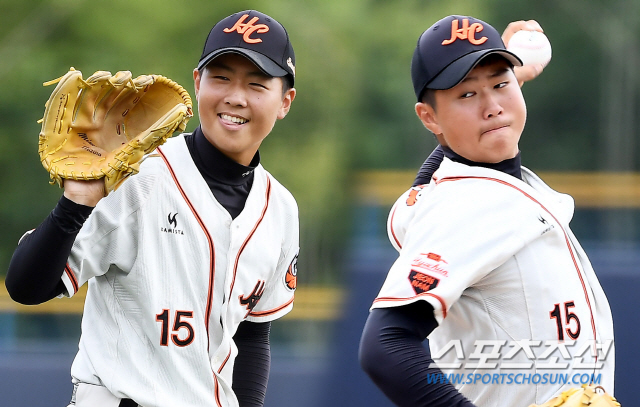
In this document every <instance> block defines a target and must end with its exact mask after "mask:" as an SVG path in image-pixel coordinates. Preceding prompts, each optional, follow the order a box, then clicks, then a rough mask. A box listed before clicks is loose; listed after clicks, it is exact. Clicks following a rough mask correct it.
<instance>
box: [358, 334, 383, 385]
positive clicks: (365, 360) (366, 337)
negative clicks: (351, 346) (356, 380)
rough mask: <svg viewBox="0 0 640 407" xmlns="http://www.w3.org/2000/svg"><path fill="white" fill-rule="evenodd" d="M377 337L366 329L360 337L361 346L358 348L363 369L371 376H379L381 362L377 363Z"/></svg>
mask: <svg viewBox="0 0 640 407" xmlns="http://www.w3.org/2000/svg"><path fill="white" fill-rule="evenodd" d="M375 343H376V338H375V336H374V337H372V333H371V332H370V331H367V330H365V331H364V332H363V333H362V337H361V338H360V347H359V349H358V361H359V362H360V367H361V368H362V370H363V371H364V372H365V373H366V374H367V375H369V377H376V376H378V372H377V368H378V367H379V366H380V363H376V359H377V357H376V354H377V352H376V346H375Z"/></svg>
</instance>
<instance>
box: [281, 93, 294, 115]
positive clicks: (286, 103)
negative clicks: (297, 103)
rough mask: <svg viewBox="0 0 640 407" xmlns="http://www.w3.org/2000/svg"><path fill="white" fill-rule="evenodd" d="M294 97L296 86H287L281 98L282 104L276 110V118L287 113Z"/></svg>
mask: <svg viewBox="0 0 640 407" xmlns="http://www.w3.org/2000/svg"><path fill="white" fill-rule="evenodd" d="M295 98H296V88H289V89H288V90H287V91H286V92H284V97H283V98H282V105H281V106H280V110H278V119H284V118H285V116H286V115H287V113H289V109H291V103H292V102H293V99H295Z"/></svg>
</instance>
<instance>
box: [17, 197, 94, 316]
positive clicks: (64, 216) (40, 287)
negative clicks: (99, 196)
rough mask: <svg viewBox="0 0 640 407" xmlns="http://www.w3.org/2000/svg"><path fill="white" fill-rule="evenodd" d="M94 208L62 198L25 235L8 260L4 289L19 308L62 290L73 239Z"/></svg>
mask: <svg viewBox="0 0 640 407" xmlns="http://www.w3.org/2000/svg"><path fill="white" fill-rule="evenodd" d="M92 210H93V208H91V207H89V206H85V205H80V204H76V203H75V202H73V201H71V200H69V199H67V198H66V197H65V196H64V195H63V196H62V197H61V198H60V200H59V201H58V204H57V205H56V207H55V208H54V209H53V211H51V213H50V214H49V216H48V217H47V218H46V219H45V220H44V221H43V222H42V223H41V224H40V225H39V226H38V227H37V228H36V229H35V230H33V231H32V232H31V233H29V234H27V235H25V236H24V237H23V238H22V240H21V241H20V243H19V244H18V247H17V248H16V250H15V251H14V253H13V256H12V257H11V261H10V263H9V269H8V270H7V276H6V279H5V285H6V287H7V291H8V292H9V295H10V296H11V298H12V299H13V300H14V301H16V302H19V303H21V304H26V305H34V304H41V303H43V302H45V301H48V300H50V299H52V298H55V297H56V296H58V295H60V294H62V293H63V292H64V290H65V287H64V283H63V282H62V279H61V276H62V273H63V272H64V268H65V265H66V263H67V258H68V257H69V254H70V253H71V247H72V246H73V242H74V240H75V238H76V235H77V234H78V232H79V231H80V228H82V225H83V224H84V222H85V220H86V219H87V218H88V217H89V214H91V211H92Z"/></svg>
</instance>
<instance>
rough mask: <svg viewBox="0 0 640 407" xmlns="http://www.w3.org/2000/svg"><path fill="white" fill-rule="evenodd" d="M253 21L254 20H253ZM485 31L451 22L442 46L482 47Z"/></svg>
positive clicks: (478, 24) (465, 19)
mask: <svg viewBox="0 0 640 407" xmlns="http://www.w3.org/2000/svg"><path fill="white" fill-rule="evenodd" d="M252 21H253V20H252ZM483 29H484V26H483V25H482V24H480V23H473V24H471V26H469V19H468V18H463V19H462V28H458V20H457V19H455V20H453V21H452V22H451V38H449V39H448V40H444V41H442V45H449V44H452V43H453V42H455V41H456V40H467V41H469V42H470V43H472V44H473V45H480V44H482V43H484V42H485V41H486V40H487V37H482V38H476V37H475V34H476V33H479V32H480V31H482V30H483Z"/></svg>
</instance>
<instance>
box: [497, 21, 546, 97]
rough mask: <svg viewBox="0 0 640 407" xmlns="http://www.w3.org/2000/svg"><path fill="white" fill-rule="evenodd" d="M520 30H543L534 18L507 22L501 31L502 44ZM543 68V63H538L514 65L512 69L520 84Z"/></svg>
mask: <svg viewBox="0 0 640 407" xmlns="http://www.w3.org/2000/svg"><path fill="white" fill-rule="evenodd" d="M521 30H526V31H540V32H544V31H543V30H542V27H541V26H540V24H538V22H537V21H536V20H528V21H524V20H520V21H513V22H511V23H509V25H508V26H507V28H505V29H504V32H503V33H502V42H504V45H505V46H506V45H507V44H509V40H510V39H511V37H512V36H513V34H515V33H516V32H517V31H521ZM543 69H544V65H542V64H539V65H528V66H516V67H514V68H513V71H514V73H515V74H516V78H517V79H518V84H520V86H522V85H523V84H524V83H525V82H527V81H530V80H532V79H535V78H536V77H537V76H538V75H540V74H541V73H542V70H543Z"/></svg>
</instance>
